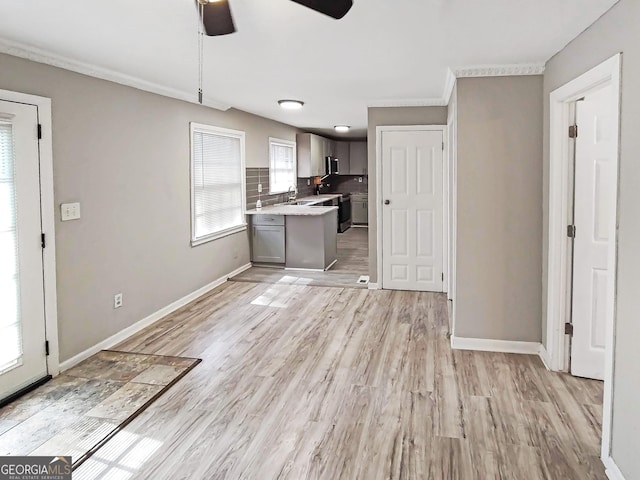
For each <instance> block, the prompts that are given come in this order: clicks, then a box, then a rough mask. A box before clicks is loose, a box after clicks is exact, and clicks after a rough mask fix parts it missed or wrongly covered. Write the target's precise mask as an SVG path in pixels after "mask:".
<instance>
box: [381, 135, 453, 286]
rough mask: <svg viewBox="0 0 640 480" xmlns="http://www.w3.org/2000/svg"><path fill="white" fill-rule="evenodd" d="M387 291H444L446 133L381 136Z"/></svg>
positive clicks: (384, 254)
mask: <svg viewBox="0 0 640 480" xmlns="http://www.w3.org/2000/svg"><path fill="white" fill-rule="evenodd" d="M381 140H382V143H381V148H382V171H381V175H382V199H381V200H382V205H381V206H380V207H379V208H382V225H381V226H380V227H379V228H382V288H386V289H395V290H419V291H429V292H442V291H444V289H443V287H444V281H443V272H444V270H443V243H442V234H443V202H444V199H443V185H442V182H443V177H442V171H443V165H442V162H443V141H444V139H443V132H442V131H441V130H437V131H435V130H403V131H385V132H382V139H381Z"/></svg>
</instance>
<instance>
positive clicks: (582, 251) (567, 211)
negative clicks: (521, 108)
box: [541, 54, 621, 467]
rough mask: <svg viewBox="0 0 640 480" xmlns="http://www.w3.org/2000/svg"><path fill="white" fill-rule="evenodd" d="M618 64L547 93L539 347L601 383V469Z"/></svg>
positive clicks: (553, 365) (611, 341)
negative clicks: (543, 307)
mask: <svg viewBox="0 0 640 480" xmlns="http://www.w3.org/2000/svg"><path fill="white" fill-rule="evenodd" d="M620 67H621V55H620V54H618V55H615V56H614V57H612V58H610V59H609V60H607V61H605V62H603V63H602V64H600V65H598V66H597V67H595V68H593V69H592V70H590V71H588V72H587V73H585V74H583V75H581V76H580V77H578V78H576V79H575V80H573V81H571V82H569V83H568V84H566V85H564V86H562V87H560V88H558V89H557V90H555V91H553V92H552V93H551V96H550V129H551V130H550V163H549V255H548V264H547V268H548V272H547V273H548V279H547V286H548V289H547V331H546V344H545V347H544V348H543V349H542V351H541V356H542V358H543V359H544V360H545V362H546V364H547V366H548V367H549V368H550V369H551V370H554V371H564V372H569V371H570V372H571V373H573V374H576V375H580V376H587V377H592V378H594V377H595V378H601V379H603V380H604V382H605V385H604V398H603V425H602V451H601V456H602V460H603V461H604V463H605V465H606V466H607V467H609V465H610V464H611V459H610V444H611V418H612V404H613V399H612V396H613V389H612V386H613V385H612V379H613V367H614V366H613V355H614V349H615V322H614V320H615V296H616V262H617V256H616V245H617V223H618V222H617V191H618V164H619V162H618V157H619V131H620ZM581 123H582V124H583V126H582V127H581ZM576 125H577V127H576ZM572 330H573V337H572V336H571V334H572Z"/></svg>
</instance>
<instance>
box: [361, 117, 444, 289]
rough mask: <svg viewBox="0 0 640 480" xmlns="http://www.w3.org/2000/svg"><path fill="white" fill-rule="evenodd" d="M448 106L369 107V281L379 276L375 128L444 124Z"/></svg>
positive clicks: (373, 280)
mask: <svg viewBox="0 0 640 480" xmlns="http://www.w3.org/2000/svg"><path fill="white" fill-rule="evenodd" d="M446 124H447V107H371V108H369V124H368V130H367V148H368V151H369V169H368V174H369V175H368V176H369V179H368V181H369V185H371V188H370V189H369V275H370V281H371V282H372V283H375V282H377V281H378V280H377V277H378V273H377V272H378V270H377V269H378V257H377V255H378V247H377V228H378V222H377V221H376V212H377V209H378V203H377V200H376V181H377V180H376V127H378V126H384V125H446Z"/></svg>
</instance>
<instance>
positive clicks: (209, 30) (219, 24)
mask: <svg viewBox="0 0 640 480" xmlns="http://www.w3.org/2000/svg"><path fill="white" fill-rule="evenodd" d="M196 5H197V6H198V12H199V11H200V3H199V2H198V0H196ZM202 7H203V8H202V24H203V25H204V31H205V33H206V34H207V36H209V37H215V36H218V35H228V34H230V33H234V32H235V31H236V26H235V25H234V23H233V17H232V16H231V7H229V0H217V1H213V2H209V3H205V4H204V5H202Z"/></svg>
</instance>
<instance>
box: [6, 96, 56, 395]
mask: <svg viewBox="0 0 640 480" xmlns="http://www.w3.org/2000/svg"><path fill="white" fill-rule="evenodd" d="M37 124H38V111H37V107H35V106H33V105H24V104H19V103H13V102H5V101H0V399H1V398H5V397H7V396H8V395H11V394H12V393H14V392H16V391H18V390H20V389H21V388H23V387H25V386H27V385H29V384H30V383H33V382H34V381H36V380H38V379H40V378H42V377H44V376H46V374H47V361H46V354H45V319H44V286H43V270H42V245H41V238H40V234H41V221H40V172H39V155H38V138H37Z"/></svg>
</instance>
